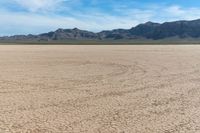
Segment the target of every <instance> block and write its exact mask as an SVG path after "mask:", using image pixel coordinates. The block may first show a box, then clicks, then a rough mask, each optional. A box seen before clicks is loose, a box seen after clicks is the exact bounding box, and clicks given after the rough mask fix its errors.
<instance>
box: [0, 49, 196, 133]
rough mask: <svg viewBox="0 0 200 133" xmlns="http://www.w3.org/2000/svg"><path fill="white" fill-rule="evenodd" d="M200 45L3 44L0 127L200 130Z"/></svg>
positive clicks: (71, 131)
mask: <svg viewBox="0 0 200 133" xmlns="http://www.w3.org/2000/svg"><path fill="white" fill-rule="evenodd" d="M198 132H200V46H192V45H190V46H189V45H188V46H187V45H184V46H180V45H179V46H172V45H167V46H164V45H163V46H161V45H160V46H150V45H148V46H145V45H142V46H139V45H138V46H130V45H129V46H126V45H124V46H122V45H121V46H111V45H110V46H97V45H96V46H83V45H82V46H64V45H57V46H56V45H54V46H53V45H51V46H49V45H45V46H44V45H41V46H39V45H31V46H28V45H8V46H6V45H1V46H0V133H198Z"/></svg>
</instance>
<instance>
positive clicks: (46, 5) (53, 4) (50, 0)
mask: <svg viewBox="0 0 200 133" xmlns="http://www.w3.org/2000/svg"><path fill="white" fill-rule="evenodd" d="M11 1H13V2H14V3H15V4H17V5H18V6H21V7H22V8H24V9H26V10H28V11H30V12H38V11H40V12H41V11H51V10H55V9H56V8H59V6H61V5H62V3H63V2H66V1H68V0H11Z"/></svg>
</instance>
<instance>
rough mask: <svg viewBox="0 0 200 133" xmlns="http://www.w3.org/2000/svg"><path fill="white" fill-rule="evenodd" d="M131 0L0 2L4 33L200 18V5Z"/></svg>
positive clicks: (128, 25) (98, 29)
mask: <svg viewBox="0 0 200 133" xmlns="http://www.w3.org/2000/svg"><path fill="white" fill-rule="evenodd" d="M127 1H129V0H121V1H117V2H116V1H114V0H107V1H105V0H102V1H97V0H10V1H7V2H6V1H0V18H1V21H0V26H1V30H0V35H11V34H29V33H32V34H37V33H42V32H47V31H51V30H55V29H57V28H74V27H77V28H80V29H86V30H91V31H95V32H96V31H100V30H105V29H108V30H110V29H115V28H126V29H127V28H131V27H133V26H135V25H137V24H139V23H144V22H146V21H155V22H164V21H174V20H180V19H187V20H191V19H197V18H200V8H195V7H182V6H180V5H165V4H160V5H158V4H152V3H150V4H146V5H144V4H143V5H142V6H138V3H135V2H133V1H131V3H126V2H127ZM106 4H107V5H106ZM136 5H137V6H136Z"/></svg>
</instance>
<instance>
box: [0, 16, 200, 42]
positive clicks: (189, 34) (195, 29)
mask: <svg viewBox="0 0 200 133" xmlns="http://www.w3.org/2000/svg"><path fill="white" fill-rule="evenodd" d="M173 37H176V38H179V39H185V38H200V19H197V20H192V21H184V20H183V21H174V22H165V23H162V24H160V23H154V22H147V23H143V24H139V25H137V26H135V27H133V28H131V29H115V30H110V31H109V30H108V31H101V32H98V33H94V32H90V31H86V30H80V29H77V28H74V29H58V30H56V31H52V32H48V33H43V34H39V35H31V34H30V35H14V36H4V37H0V40H1V41H2V40H3V41H7V40H8V41H9V40H10V41H16V40H20V41H32V40H35V41H52V40H57V41H60V40H134V39H151V40H159V39H165V38H173Z"/></svg>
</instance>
